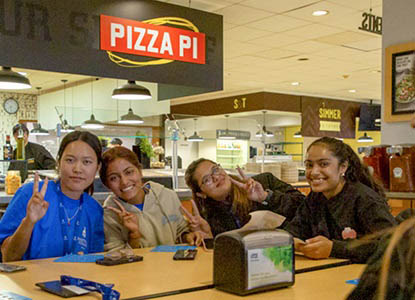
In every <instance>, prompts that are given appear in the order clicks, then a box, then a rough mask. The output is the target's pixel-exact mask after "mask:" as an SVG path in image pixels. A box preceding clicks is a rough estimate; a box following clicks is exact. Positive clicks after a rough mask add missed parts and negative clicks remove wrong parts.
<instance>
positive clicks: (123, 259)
mask: <svg viewBox="0 0 415 300" xmlns="http://www.w3.org/2000/svg"><path fill="white" fill-rule="evenodd" d="M142 260H143V257H142V256H139V255H134V256H127V257H121V258H119V259H110V258H105V257H104V258H102V259H97V260H96V261H95V262H96V263H97V264H98V265H103V266H116V265H122V264H128V263H132V262H136V261H142Z"/></svg>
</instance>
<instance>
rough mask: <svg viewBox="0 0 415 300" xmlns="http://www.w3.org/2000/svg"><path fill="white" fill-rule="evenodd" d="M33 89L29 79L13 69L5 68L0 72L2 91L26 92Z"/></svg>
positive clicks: (0, 87)
mask: <svg viewBox="0 0 415 300" xmlns="http://www.w3.org/2000/svg"><path fill="white" fill-rule="evenodd" d="M31 87H32V86H31V85H30V81H29V79H28V78H27V77H25V76H23V75H20V74H19V73H17V72H14V71H12V68H10V67H3V68H2V70H1V71H0V89H1V90H24V89H30V88H31Z"/></svg>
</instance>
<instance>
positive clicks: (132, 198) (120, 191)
mask: <svg viewBox="0 0 415 300" xmlns="http://www.w3.org/2000/svg"><path fill="white" fill-rule="evenodd" d="M141 178H142V174H141V171H140V170H139V169H138V168H137V167H136V166H135V165H133V164H132V163H131V162H129V161H128V160H126V159H123V158H117V159H115V160H113V161H111V162H110V163H109V164H108V168H107V174H106V184H107V186H108V187H109V188H110V189H111V191H112V192H113V193H114V194H115V195H117V197H119V198H121V199H123V200H125V201H127V202H128V203H131V204H139V203H142V202H143V200H144V191H143V189H142V185H143V182H142V180H141Z"/></svg>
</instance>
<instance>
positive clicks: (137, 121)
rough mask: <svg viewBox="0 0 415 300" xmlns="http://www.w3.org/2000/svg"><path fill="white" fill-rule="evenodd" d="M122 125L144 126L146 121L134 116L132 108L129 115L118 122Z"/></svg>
mask: <svg viewBox="0 0 415 300" xmlns="http://www.w3.org/2000/svg"><path fill="white" fill-rule="evenodd" d="M118 123H120V124H142V123H144V120H143V119H142V118H141V117H140V116H139V115H136V114H134V112H133V110H132V108H129V109H128V113H127V114H126V115H123V116H121V119H120V120H118Z"/></svg>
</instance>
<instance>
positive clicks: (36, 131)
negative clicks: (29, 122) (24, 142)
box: [30, 86, 49, 135]
mask: <svg viewBox="0 0 415 300" xmlns="http://www.w3.org/2000/svg"><path fill="white" fill-rule="evenodd" d="M36 89H37V90H38V96H37V98H38V101H39V97H40V90H41V89H42V88H41V87H40V86H38V87H36ZM30 134H31V135H49V131H47V130H46V129H44V128H42V126H41V125H40V123H37V124H35V125H34V127H33V129H32V130H30Z"/></svg>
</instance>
